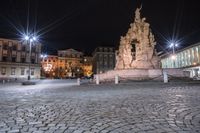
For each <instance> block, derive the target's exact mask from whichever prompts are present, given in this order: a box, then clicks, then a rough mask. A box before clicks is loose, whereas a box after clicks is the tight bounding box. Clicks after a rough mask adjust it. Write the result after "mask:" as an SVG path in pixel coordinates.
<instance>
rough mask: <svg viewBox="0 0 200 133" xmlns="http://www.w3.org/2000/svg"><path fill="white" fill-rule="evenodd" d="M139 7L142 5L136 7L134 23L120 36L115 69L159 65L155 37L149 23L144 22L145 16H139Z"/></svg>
mask: <svg viewBox="0 0 200 133" xmlns="http://www.w3.org/2000/svg"><path fill="white" fill-rule="evenodd" d="M141 9H142V7H140V8H137V9H136V11H135V20H134V23H132V24H131V25H130V28H129V30H128V32H127V34H126V35H125V36H124V37H121V40H120V46H119V52H118V53H117V55H116V66H115V69H129V68H139V69H140V68H143V69H153V68H159V67H160V58H159V57H158V56H157V52H156V50H155V45H156V42H155V38H154V35H153V33H152V32H151V29H150V24H149V23H147V22H145V21H146V18H141V14H140V11H141ZM133 42H134V43H133ZM132 44H134V46H135V57H133V53H132V47H133V46H132Z"/></svg>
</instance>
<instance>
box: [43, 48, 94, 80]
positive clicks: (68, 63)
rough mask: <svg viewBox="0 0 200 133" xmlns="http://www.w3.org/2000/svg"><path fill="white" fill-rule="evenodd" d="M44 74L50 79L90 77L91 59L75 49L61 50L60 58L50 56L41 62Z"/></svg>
mask: <svg viewBox="0 0 200 133" xmlns="http://www.w3.org/2000/svg"><path fill="white" fill-rule="evenodd" d="M41 64H42V74H43V76H45V77H48V78H72V77H81V76H90V75H91V73H92V63H91V57H83V53H82V52H79V51H76V50H74V49H67V50H59V51H58V56H54V55H49V56H47V57H46V58H43V59H42V60H41Z"/></svg>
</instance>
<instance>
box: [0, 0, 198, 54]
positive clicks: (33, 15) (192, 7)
mask: <svg viewBox="0 0 200 133" xmlns="http://www.w3.org/2000/svg"><path fill="white" fill-rule="evenodd" d="M197 2H198V1H197V0H143V1H142V0H1V4H0V38H11V39H20V37H21V35H20V32H21V33H25V32H26V30H27V27H28V29H29V31H31V32H37V33H38V35H40V42H41V43H42V44H43V52H44V53H47V54H55V53H56V50H58V49H67V48H74V49H77V50H80V51H82V52H84V53H86V54H91V52H93V50H94V49H95V48H96V47H98V46H114V47H116V48H117V47H118V45H119V40H120V36H122V35H125V33H126V32H127V30H128V28H129V25H130V23H131V22H133V19H134V12H135V9H136V8H137V7H139V6H140V5H141V4H142V7H143V8H142V16H143V17H146V19H147V22H149V23H150V25H151V28H152V31H153V33H154V34H155V39H156V41H157V49H158V50H159V51H160V50H163V51H166V50H168V48H167V47H168V45H169V42H167V40H168V41H171V40H174V41H178V43H179V44H180V46H179V49H180V48H183V47H185V46H188V45H191V44H194V43H197V42H198V41H200V37H199V35H200V14H199V12H200V11H199V4H198V3H197Z"/></svg>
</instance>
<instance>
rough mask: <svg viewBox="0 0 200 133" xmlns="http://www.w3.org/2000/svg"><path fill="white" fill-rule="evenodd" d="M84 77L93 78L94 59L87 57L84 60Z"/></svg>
mask: <svg viewBox="0 0 200 133" xmlns="http://www.w3.org/2000/svg"><path fill="white" fill-rule="evenodd" d="M82 69H83V75H84V76H86V77H91V76H92V74H93V72H92V57H89V56H85V57H84V58H83V65H82Z"/></svg>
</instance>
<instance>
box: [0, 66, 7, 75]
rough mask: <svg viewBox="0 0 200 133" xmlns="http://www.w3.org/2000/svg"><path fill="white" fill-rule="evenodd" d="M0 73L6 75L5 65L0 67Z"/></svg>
mask: <svg viewBox="0 0 200 133" xmlns="http://www.w3.org/2000/svg"><path fill="white" fill-rule="evenodd" d="M1 74H2V75H6V68H5V67H2V68H1Z"/></svg>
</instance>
